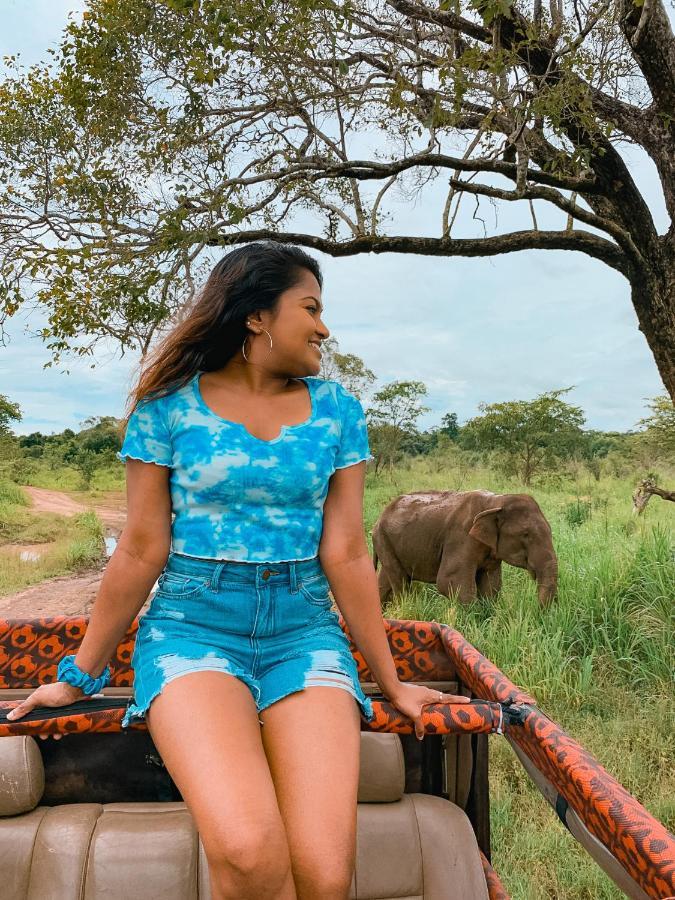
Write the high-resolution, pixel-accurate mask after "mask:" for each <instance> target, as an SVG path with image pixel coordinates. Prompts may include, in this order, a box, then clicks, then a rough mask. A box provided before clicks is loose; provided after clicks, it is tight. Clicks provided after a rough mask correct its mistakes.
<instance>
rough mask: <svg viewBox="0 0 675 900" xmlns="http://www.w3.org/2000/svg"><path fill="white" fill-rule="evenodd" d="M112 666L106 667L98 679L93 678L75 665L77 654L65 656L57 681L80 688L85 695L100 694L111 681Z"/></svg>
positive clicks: (60, 665)
mask: <svg viewBox="0 0 675 900" xmlns="http://www.w3.org/2000/svg"><path fill="white" fill-rule="evenodd" d="M110 675H111V671H110V666H106V667H105V669H104V670H103V672H102V673H101V674H100V675H99V676H98V678H92V676H91V675H90V674H89V673H88V672H83V671H82V669H80V668H79V666H76V665H75V654H74V653H72V654H71V655H70V656H64V657H63V659H62V660H61V662H60V663H59V667H58V669H57V671H56V680H57V681H65V682H67V683H68V684H72V685H73V687H77V688H80V689H81V690H82V691H84V693H85V694H87V695H89V694H98V693H99V691H101V690H102V689H103V688H104V687H105V686H106V685H107V684H108V682H109V681H110Z"/></svg>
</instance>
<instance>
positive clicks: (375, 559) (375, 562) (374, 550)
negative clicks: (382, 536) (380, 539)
mask: <svg viewBox="0 0 675 900" xmlns="http://www.w3.org/2000/svg"><path fill="white" fill-rule="evenodd" d="M373 568H374V569H375V571H376V572H377V550H376V549H375V548H374V547H373Z"/></svg>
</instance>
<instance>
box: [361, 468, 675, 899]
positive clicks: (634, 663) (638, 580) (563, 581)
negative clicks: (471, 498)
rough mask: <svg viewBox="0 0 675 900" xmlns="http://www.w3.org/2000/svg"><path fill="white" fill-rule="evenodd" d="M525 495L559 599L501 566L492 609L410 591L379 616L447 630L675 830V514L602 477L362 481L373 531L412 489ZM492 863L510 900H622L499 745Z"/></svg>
mask: <svg viewBox="0 0 675 900" xmlns="http://www.w3.org/2000/svg"><path fill="white" fill-rule="evenodd" d="M476 488H481V489H487V490H493V491H495V492H497V493H511V492H513V493H530V494H531V495H532V496H533V497H534V498H535V499H536V500H537V502H538V503H539V505H540V506H541V508H542V510H543V512H544V514H545V515H546V517H547V519H548V521H549V523H550V524H551V527H552V530H553V539H554V546H555V549H556V553H557V556H558V562H559V581H558V596H557V598H556V600H554V602H553V603H552V605H551V606H550V607H549V608H548V609H541V608H540V607H539V604H538V601H537V593H536V585H535V584H534V582H533V581H532V580H531V579H530V578H529V576H528V575H527V573H525V572H524V571H521V570H518V569H515V568H513V567H511V566H507V565H503V566H502V574H503V586H502V590H501V592H500V594H499V596H498V597H497V598H495V599H494V600H492V601H489V602H488V601H482V602H481V601H478V602H476V603H474V604H472V605H469V606H462V605H461V604H459V603H457V602H455V601H454V600H453V599H448V598H447V597H444V596H441V595H440V594H439V593H438V592H437V591H436V589H435V586H433V585H429V584H421V583H419V582H413V584H412V586H411V587H410V588H409V589H407V590H405V591H403V592H402V594H401V595H400V596H398V597H396V598H394V600H393V602H391V603H390V604H388V605H387V607H386V608H385V610H384V612H385V615H389V616H397V617H402V618H413V619H424V620H427V621H430V620H436V621H442V622H447V623H448V624H451V625H453V626H454V627H456V628H457V629H458V630H459V631H461V632H462V634H464V636H465V637H466V638H467V640H469V641H470V642H471V643H472V644H474V645H475V646H476V647H477V648H478V649H479V650H480V651H481V652H482V653H484V654H485V655H486V656H487V657H488V658H489V659H491V660H492V661H493V662H494V663H495V664H496V665H497V666H499V668H501V669H502V670H503V671H504V672H505V674H506V675H508V676H509V678H511V679H512V680H513V681H514V682H515V683H516V684H517V685H519V686H521V687H523V688H524V689H526V690H527V691H529V692H531V693H532V694H534V696H535V697H536V698H537V700H538V701H539V704H540V706H541V707H542V709H544V710H545V711H546V712H547V713H548V714H549V715H550V716H551V717H552V718H553V719H555V720H556V721H557V722H558V723H559V724H560V725H561V726H562V727H563V728H564V729H565V730H567V731H568V732H569V733H570V734H571V735H572V736H573V737H575V738H576V739H577V740H578V741H579V742H580V743H581V744H582V745H583V746H585V747H586V748H587V749H588V750H589V751H590V752H591V753H593V754H594V755H595V756H596V757H597V758H598V760H599V761H600V762H601V764H602V765H604V766H605V767H606V768H607V770H608V771H609V772H610V773H611V774H612V775H614V776H615V777H616V778H618V780H619V781H620V782H621V783H622V784H624V785H625V787H626V788H627V789H628V790H629V791H631V793H633V794H634V795H635V796H636V797H637V799H638V800H639V801H640V802H641V803H643V804H644V805H645V807H646V808H647V809H649V810H650V811H651V812H652V813H653V814H654V815H655V816H657V818H659V819H660V820H661V821H662V822H664V824H665V825H666V826H667V827H668V828H670V829H671V830H675V802H674V800H673V798H675V774H674V773H675V720H674V715H673V710H674V708H675V704H674V702H673V701H674V700H675V696H674V691H673V674H674V673H675V649H674V648H675V553H674V546H675V540H674V529H673V522H674V521H675V507H673V505H672V504H671V503H668V502H664V501H660V500H658V501H657V499H656V498H654V499H653V500H652V501H651V502H650V504H649V506H648V507H647V509H646V511H645V513H644V514H643V516H641V517H639V518H637V517H634V516H633V515H632V511H631V505H632V500H631V492H632V490H633V488H634V482H633V483H631V482H630V480H627V479H614V478H603V479H602V480H601V481H597V482H596V481H595V480H594V479H590V478H589V479H581V480H569V479H565V478H560V479H557V483H555V482H554V483H552V484H546V485H539V486H535V487H532V488H530V489H525V488H523V486H522V485H520V484H517V483H515V482H513V481H510V480H509V479H503V478H500V477H499V476H498V475H497V474H495V473H494V472H491V471H489V470H484V469H481V468H480V467H475V468H474V469H473V470H472V471H467V470H465V469H464V468H460V469H457V468H456V467H453V466H452V465H451V466H449V467H448V468H447V469H446V470H445V471H439V472H435V471H433V467H429V466H428V465H426V466H425V465H422V466H420V467H418V468H416V467H415V466H414V465H412V466H410V467H409V468H408V469H407V470H398V471H397V472H396V473H395V479H394V480H390V479H388V478H386V477H385V478H382V477H380V478H378V479H375V478H374V477H373V476H372V475H371V474H370V473H369V475H368V478H367V493H366V500H367V503H366V520H367V521H366V524H367V530H368V532H370V529H371V528H372V525H373V523H374V522H375V520H376V519H377V517H378V516H379V514H380V512H381V510H382V508H383V506H384V505H385V504H386V503H387V502H388V501H389V500H390V499H392V498H393V497H395V496H397V495H398V494H400V493H405V492H407V491H411V490H426V489H440V490H471V489H476ZM490 746H491V749H490V759H491V775H490V785H491V802H492V839H493V862H494V864H495V867H496V868H497V870H498V871H499V873H500V876H501V877H502V879H503V881H504V883H505V885H506V887H507V889H508V890H509V891H510V892H511V894H512V897H513V898H514V900H544V898H555V900H580V898H588V900H591V898H592V900H597V898H603V900H604V898H606V900H620V898H622V897H623V894H622V893H621V892H620V891H619V890H618V889H617V888H616V887H614V885H613V883H612V882H611V881H610V880H609V879H608V878H607V876H606V875H605V874H604V873H603V872H602V870H601V869H600V868H599V867H598V866H597V865H596V864H595V863H594V862H593V860H592V859H591V858H590V857H589V856H587V855H586V853H585V852H584V851H583V850H582V849H581V848H580V847H579V845H578V844H576V842H575V841H574V839H573V838H572V837H571V836H570V835H569V834H568V833H567V831H566V830H565V829H564V828H563V827H562V825H561V824H560V823H559V822H558V820H557V818H556V816H555V813H554V812H553V811H552V810H551V809H550V807H549V806H548V804H547V803H546V802H545V801H544V799H543V797H541V795H540V794H539V793H538V792H537V791H536V789H535V788H534V787H533V786H532V784H531V782H530V781H529V778H528V776H527V775H526V773H525V772H524V770H523V769H522V767H521V766H520V763H519V762H518V761H517V759H516V758H515V756H514V755H513V753H512V752H511V750H510V748H509V746H508V744H506V742H505V741H503V740H501V739H499V738H497V737H494V736H493V737H492V738H491V745H490Z"/></svg>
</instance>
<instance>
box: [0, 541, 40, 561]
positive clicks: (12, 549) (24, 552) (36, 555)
mask: <svg viewBox="0 0 675 900" xmlns="http://www.w3.org/2000/svg"><path fill="white" fill-rule="evenodd" d="M52 546H53V544H5V545H4V546H2V547H0V558H5V559H6V558H7V557H11V558H13V559H16V560H19V561H20V562H22V563H36V562H40V560H41V559H42V558H43V556H45V554H46V552H47V551H48V550H49V548H50V547H52Z"/></svg>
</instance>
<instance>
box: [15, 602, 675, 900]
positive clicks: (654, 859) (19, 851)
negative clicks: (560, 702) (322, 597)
mask: <svg viewBox="0 0 675 900" xmlns="http://www.w3.org/2000/svg"><path fill="white" fill-rule="evenodd" d="M385 622H386V627H387V634H388V638H389V644H390V648H391V652H392V655H393V657H394V659H395V662H396V666H397V670H398V673H399V677H400V678H401V679H402V680H406V681H414V682H418V683H423V684H426V685H429V686H431V687H434V688H438V689H440V690H442V691H451V692H454V693H463V694H465V695H466V696H469V697H470V698H471V703H470V704H467V705H455V706H453V705H450V704H447V703H440V704H438V705H431V706H429V708H428V711H427V712H426V713H425V716H424V723H425V732H426V736H425V739H424V741H421V742H420V741H418V740H417V739H416V738H415V736H414V733H413V729H412V723H411V721H410V720H409V719H407V718H406V717H404V716H402V715H401V714H400V713H399V712H398V711H397V710H396V709H395V708H394V707H392V706H391V705H390V704H389V703H387V702H386V700H385V699H384V698H383V697H382V696H381V695H379V694H378V693H377V685H376V684H375V683H374V682H373V678H372V675H371V673H370V672H369V671H368V668H367V666H366V664H365V662H364V660H363V658H362V657H361V655H360V654H359V652H358V651H357V650H356V648H355V647H354V645H353V643H352V652H353V654H354V657H355V659H356V661H357V663H358V667H359V677H360V679H361V682H362V684H363V687H364V690H365V691H366V693H367V694H369V695H370V696H371V697H372V699H373V708H374V710H375V713H376V715H375V718H374V719H373V721H372V722H370V723H368V724H366V723H365V722H363V724H362V728H363V730H362V733H361V770H360V780H359V794H358V800H359V804H358V833H357V861H356V869H355V874H354V878H353V881H352V886H351V894H350V896H351V897H352V898H359V900H384V898H392V900H393V898H402V900H403V898H407V900H422V898H424V900H474V898H476V900H478V898H480V900H487V898H490V900H497V898H507V897H508V894H507V892H506V891H505V889H504V887H503V885H502V883H501V881H500V879H499V877H498V875H497V873H496V872H495V871H494V869H493V868H492V866H491V864H490V826H489V801H490V785H489V778H488V753H487V743H488V736H489V735H491V734H494V735H498V736H499V737H497V738H493V739H496V740H500V739H505V740H507V741H508V742H509V744H510V745H511V747H512V748H513V750H514V752H515V754H516V756H517V758H518V760H519V761H520V762H521V763H522V765H523V766H524V767H525V769H526V770H527V772H528V773H529V775H530V776H531V778H532V779H533V780H534V783H535V784H536V785H537V787H538V788H539V789H540V790H541V792H542V794H543V795H544V797H545V798H546V800H547V801H548V802H549V803H550V804H551V805H552V806H553V807H554V809H555V810H556V812H557V814H558V816H559V817H560V819H561V821H562V823H563V824H564V825H565V826H566V827H567V828H568V829H569V831H570V832H571V833H572V835H573V836H574V837H575V838H576V839H577V840H578V841H579V842H580V843H581V844H582V845H583V846H584V847H585V848H586V849H587V851H588V852H589V853H590V854H591V855H592V856H593V858H594V859H595V860H596V861H597V863H598V864H599V865H600V866H602V868H603V869H604V870H605V871H606V872H607V873H608V875H609V876H610V877H611V878H612V879H613V880H614V881H615V882H616V884H617V885H619V887H620V888H621V889H622V890H623V891H624V892H625V893H626V894H627V895H628V896H629V897H634V898H646V897H651V898H659V900H663V898H666V897H671V896H673V895H675V838H674V837H673V835H671V834H670V833H669V832H668V831H666V829H665V828H664V827H663V826H662V825H661V824H660V823H659V822H658V821H657V820H655V819H654V818H653V817H652V816H650V815H649V814H648V813H647V811H646V810H645V809H644V808H643V807H642V806H641V805H640V804H639V803H638V802H637V800H635V798H633V797H632V796H631V795H630V794H628V792H627V791H626V790H624V788H623V787H621V785H620V784H619V783H618V782H617V781H615V780H614V779H613V778H612V777H611V776H610V775H609V774H608V773H607V772H606V771H605V770H604V769H603V768H602V767H601V766H600V765H599V763H598V762H597V761H596V760H595V759H594V758H593V757H592V756H591V755H590V754H589V753H587V752H586V751H585V750H584V749H583V748H582V747H580V746H579V745H578V744H577V743H576V742H575V741H574V740H572V739H571V738H570V737H569V736H568V735H567V734H565V732H564V731H562V729H561V728H560V727H559V726H558V725H556V723H555V722H553V721H551V720H550V719H549V718H547V717H546V716H545V715H544V714H543V713H542V712H541V710H539V709H538V708H537V705H536V701H535V700H534V699H533V698H532V697H530V696H529V695H528V694H526V693H524V692H523V691H522V690H520V689H519V688H517V687H516V686H515V685H514V684H512V683H511V682H510V681H509V680H508V678H507V677H506V676H505V675H504V674H502V672H500V671H499V669H497V668H496V667H495V666H494V665H493V664H492V663H490V661H489V660H487V659H486V658H485V657H484V656H481V654H480V653H479V652H478V651H477V650H476V649H475V648H474V647H472V646H471V645H470V644H469V643H467V641H465V640H464V638H463V637H462V635H461V634H460V633H459V632H457V631H456V630H454V629H453V628H451V627H449V626H447V625H444V624H442V623H438V622H417V621H404V620H397V619H387V620H385ZM340 623H341V626H342V628H343V629H344V630H345V632H346V634H347V636H348V637H349V632H348V629H347V626H346V623H345V622H344V620H342V619H341V620H340ZM87 624H88V619H87V618H86V617H67V616H60V617H52V618H34V619H20V620H19V619H15V620H5V621H0V896H1V897H2V900H104V898H105V900H118V898H119V900H154V898H162V900H206V898H209V896H210V892H209V879H208V868H207V865H206V858H205V855H204V852H203V848H202V845H201V841H200V839H199V834H198V833H197V831H196V829H195V827H194V823H193V821H192V818H191V816H190V813H189V811H188V809H187V807H186V805H185V803H184V802H183V800H182V798H181V796H180V794H179V792H178V790H177V788H176V786H175V784H174V783H173V781H172V780H171V778H170V777H169V774H168V772H167V771H166V769H165V768H164V766H163V763H162V760H161V758H160V757H159V754H158V753H157V750H156V748H155V747H154V744H153V742H152V740H151V738H150V734H149V732H148V730H147V728H146V726H145V724H144V723H142V722H139V723H136V724H134V725H132V726H131V727H130V728H129V729H126V730H124V731H122V730H121V728H120V722H121V720H122V717H123V714H124V711H125V707H126V706H127V704H128V703H129V702H130V698H131V696H132V689H133V677H134V673H133V670H132V669H131V666H130V660H131V656H132V651H133V645H134V640H135V635H136V630H137V627H138V619H134V621H133V622H132V624H131V626H130V628H129V631H128V632H127V634H126V635H125V637H124V639H123V640H122V641H121V642H120V644H119V645H118V647H117V650H116V653H115V656H114V659H113V660H112V661H111V668H112V679H111V683H110V686H109V687H107V688H106V689H104V691H103V694H102V695H99V696H98V699H93V700H83V701H81V702H76V703H73V704H71V705H70V706H63V707H58V708H44V707H43V708H37V709H34V710H33V711H32V712H31V713H29V714H27V715H25V716H24V717H23V718H21V719H19V720H17V721H16V722H11V721H7V718H6V715H7V712H8V711H9V709H11V708H12V707H13V706H15V705H16V704H17V702H18V701H20V700H22V699H23V698H25V697H26V696H27V695H28V694H29V693H31V691H32V690H34V688H35V687H36V686H37V685H39V684H44V683H48V682H52V681H54V680H55V678H56V670H57V666H58V662H59V660H60V659H61V657H62V656H64V655H66V654H69V653H75V652H76V651H77V649H78V646H79V644H80V641H81V640H82V637H83V635H84V633H85V631H86V628H87ZM185 727H186V728H192V729H195V728H199V722H198V721H193V720H191V719H190V717H189V713H188V712H186V720H185ZM320 727H321V722H320V721H318V722H317V728H320ZM55 733H61V734H64V735H68V739H67V740H59V741H41V740H36V739H35V737H34V736H35V735H39V734H55Z"/></svg>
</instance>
